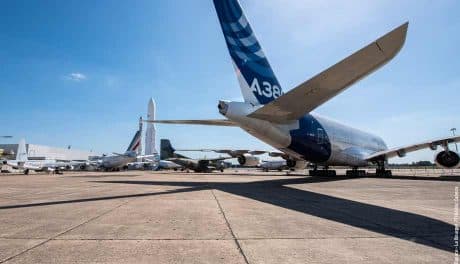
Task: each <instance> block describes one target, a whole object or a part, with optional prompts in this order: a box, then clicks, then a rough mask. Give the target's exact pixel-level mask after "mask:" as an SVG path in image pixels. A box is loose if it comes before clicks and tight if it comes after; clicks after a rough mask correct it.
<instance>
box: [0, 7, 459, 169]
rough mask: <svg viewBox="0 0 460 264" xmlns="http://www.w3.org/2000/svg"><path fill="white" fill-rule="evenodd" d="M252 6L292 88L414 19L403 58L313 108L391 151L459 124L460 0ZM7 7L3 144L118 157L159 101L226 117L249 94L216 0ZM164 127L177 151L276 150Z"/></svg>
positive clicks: (190, 114) (2, 40)
mask: <svg viewBox="0 0 460 264" xmlns="http://www.w3.org/2000/svg"><path fill="white" fill-rule="evenodd" d="M240 2H241V4H242V6H243V8H244V9H245V11H246V13H247V16H248V18H249V20H250V22H251V24H252V26H253V29H254V30H255V32H256V34H257V37H258V38H259V41H260V42H261V44H262V46H263V47H264V50H265V54H266V55H267V57H268V59H269V60H270V63H271V65H272V67H273V69H274V71H275V72H276V74H277V76H278V79H279V81H280V83H281V85H282V86H283V89H284V91H288V90H289V89H291V88H292V87H294V86H296V85H297V84H299V83H301V82H303V81H305V80H307V79H309V78H310V77H312V76H314V75H315V74H317V73H319V72H321V71H322V70H324V69H326V68H327V67H329V66H331V65H333V64H334V63H336V62H338V61H339V60H341V59H343V58H344V57H346V56H348V55H349V54H351V53H352V52H354V51H356V50H358V49H360V48H361V47H363V46H364V45H367V44H368V43H369V42H371V41H373V40H374V39H376V38H378V37H379V36H381V35H383V34H385V33H386V32H387V31H389V30H391V29H393V28H394V27H396V26H398V25H399V24H402V23H403V22H405V21H409V22H410V24H409V32H408V38H407V41H406V44H405V46H404V48H403V50H402V51H401V52H400V54H399V55H398V56H397V57H396V58H395V59H394V60H393V61H391V62H390V63H389V64H387V65H386V66H384V67H383V68H381V69H380V70H379V71H377V72H375V73H373V74H372V75H370V76H368V77H367V78H366V79H364V80H362V81H361V82H359V83H357V84H356V85H354V86H352V87H351V88H350V89H348V90H347V91H345V92H344V93H342V94H340V95H339V96H337V97H335V98H334V99H332V100H330V101H328V102H327V103H325V104H324V105H322V106H321V107H319V108H318V109H316V110H315V112H317V113H319V114H321V115H324V116H328V117H331V118H332V119H335V120H339V121H340V122H342V123H345V124H348V125H351V126H356V127H358V128H360V129H363V130H366V131H369V132H373V133H376V134H378V135H380V136H382V137H383V138H384V139H385V140H386V142H387V144H388V145H389V146H390V147H391V146H399V145H405V144H409V143H415V142H417V141H422V140H425V139H430V138H436V137H440V136H446V135H449V133H450V131H449V129H450V128H451V127H458V128H459V130H460V118H459V115H458V106H457V105H458V90H459V88H460V79H459V78H460V77H459V69H460V62H459V60H458V43H459V42H460V37H459V36H460V35H459V34H458V32H459V29H460V17H459V16H458V10H460V2H459V1H424V0H421V1H378V0H377V1H364V0H362V1H361V0H360V1H358V0H356V1H304V0H290V1H284V0H265V1H255V0H241V1H240ZM0 14H1V16H0V62H1V64H2V66H1V67H0V96H1V98H2V102H1V107H0V109H1V113H2V118H1V120H2V131H1V133H0V134H11V135H14V136H15V138H14V139H11V140H2V141H3V142H6V143H11V142H16V141H18V140H19V138H21V137H25V138H26V139H27V141H28V142H31V143H35V144H46V145H52V146H66V145H72V146H73V147H74V148H78V149H85V150H90V149H92V150H94V151H97V152H111V151H120V150H124V149H125V148H126V147H127V145H128V143H129V141H130V140H131V137H132V135H133V134H134V132H135V130H136V128H137V120H138V118H139V116H140V115H144V116H145V115H146V114H145V112H146V110H147V102H148V99H149V98H150V97H154V99H155V100H156V102H157V118H158V119H201V118H221V116H220V115H219V114H218V112H217V107H216V105H217V101H218V100H219V99H231V100H241V93H240V89H239V87H238V84H237V81H236V78H235V75H234V73H233V69H232V66H231V63H230V57H229V55H228V52H227V50H226V47H225V43H224V40H223V37H222V34H221V31H220V27H219V25H218V20H217V17H216V14H215V10H214V8H213V4H212V1H211V0H209V1H195V0H181V1H3V2H2V8H1V9H0ZM157 130H158V138H160V137H169V138H170V139H171V140H172V141H173V143H174V145H175V146H176V147H178V148H181V147H182V148H203V147H218V148H221V147H225V148H229V147H231V148H252V149H269V147H268V146H267V145H265V144H263V143H262V142H260V141H258V140H257V139H255V138H252V137H251V136H250V135H248V134H246V133H245V132H243V131H241V130H239V129H237V128H220V127H200V126H165V125H162V126H158V127H157ZM432 157H433V153H432V152H429V151H422V152H418V153H414V154H410V155H408V157H407V158H404V159H399V160H394V161H398V162H406V161H413V160H418V159H432Z"/></svg>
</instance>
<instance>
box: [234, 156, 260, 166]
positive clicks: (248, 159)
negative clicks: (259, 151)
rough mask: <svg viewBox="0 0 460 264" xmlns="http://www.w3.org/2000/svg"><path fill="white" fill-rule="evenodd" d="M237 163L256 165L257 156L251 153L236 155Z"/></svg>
mask: <svg viewBox="0 0 460 264" xmlns="http://www.w3.org/2000/svg"><path fill="white" fill-rule="evenodd" d="M237 160H238V163H239V164H240V165H242V166H257V165H259V158H258V157H256V156H253V155H251V154H243V155H241V156H238V158H237Z"/></svg>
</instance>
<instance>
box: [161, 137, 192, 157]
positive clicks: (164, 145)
mask: <svg viewBox="0 0 460 264" xmlns="http://www.w3.org/2000/svg"><path fill="white" fill-rule="evenodd" d="M175 151H176V150H175V149H174V148H173V146H172V145H171V141H169V139H164V138H162V139H161V140H160V159H161V160H167V159H170V158H187V157H186V156H183V155H180V154H177V153H175Z"/></svg>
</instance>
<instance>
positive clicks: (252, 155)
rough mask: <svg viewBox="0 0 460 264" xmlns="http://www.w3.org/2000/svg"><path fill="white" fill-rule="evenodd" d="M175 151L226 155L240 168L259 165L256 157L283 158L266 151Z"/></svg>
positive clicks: (280, 155) (277, 153)
mask: <svg viewBox="0 0 460 264" xmlns="http://www.w3.org/2000/svg"><path fill="white" fill-rule="evenodd" d="M176 151H201V152H209V151H212V152H215V153H220V154H227V155H229V156H230V157H232V158H236V159H237V161H238V163H239V164H240V165H241V166H245V167H253V166H258V165H259V164H260V159H259V157H256V155H262V154H268V155H269V156H271V157H283V156H285V154H284V153H282V152H276V151H266V150H247V149H177V150H176Z"/></svg>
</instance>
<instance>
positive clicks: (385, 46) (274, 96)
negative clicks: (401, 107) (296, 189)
mask: <svg viewBox="0 0 460 264" xmlns="http://www.w3.org/2000/svg"><path fill="white" fill-rule="evenodd" d="M214 5H215V8H216V11H217V15H218V17H219V21H220V25H221V27H222V31H223V34H224V38H225V42H226V44H227V48H228V50H229V52H230V57H231V59H232V62H233V66H234V68H235V71H236V75H237V77H238V81H239V85H240V87H241V92H242V94H243V97H244V102H230V101H220V102H219V104H218V109H219V112H220V113H221V114H222V115H224V116H225V117H226V118H227V119H221V120H156V121H154V122H157V123H173V124H201V125H216V126H238V127H240V128H242V129H244V130H245V131H246V132H248V133H249V134H251V135H253V136H255V137H256V138H258V139H260V140H262V141H263V142H265V143H267V144H269V145H271V146H273V147H275V148H277V149H279V150H280V151H282V152H284V153H285V154H286V156H287V157H288V158H287V161H288V163H289V164H290V165H291V166H292V167H304V166H305V163H306V162H311V163H314V164H318V165H323V166H326V168H327V166H329V165H345V166H350V167H352V168H353V169H354V170H353V171H350V172H351V173H360V172H361V171H357V168H358V167H365V166H368V165H369V164H371V163H375V164H377V165H378V168H377V171H376V172H377V174H378V175H381V176H390V175H391V171H388V170H385V161H386V160H387V159H388V158H391V157H396V156H399V157H403V156H404V155H405V154H406V153H408V152H411V151H416V150H420V149H423V148H430V149H432V150H436V149H437V148H438V146H442V147H443V148H444V149H443V150H442V151H441V152H439V153H437V154H436V156H435V162H436V163H437V164H438V165H440V166H442V167H445V168H454V167H458V166H459V164H460V156H459V154H458V153H456V152H453V151H452V150H450V149H449V143H452V142H457V141H460V136H453V137H446V138H440V139H436V140H428V141H425V142H421V143H419V144H413V145H408V146H404V147H400V148H394V149H388V148H387V145H386V144H385V142H384V141H383V139H382V138H380V137H379V136H376V135H372V134H370V133H366V132H363V131H360V130H358V129H355V128H352V127H349V126H346V125H343V124H340V123H337V122H335V121H331V120H329V119H326V118H324V117H321V116H318V115H315V114H312V113H311V111H313V110H314V109H315V108H317V107H318V106H320V105H322V104H323V103H325V102H326V101H328V100H329V99H331V98H333V97H334V96H336V95H338V94H339V93H340V92H342V91H344V90H345V89H346V88H348V87H350V86H351V85H352V84H354V83H355V82H357V81H358V80H360V79H361V78H363V77H365V76H366V75H368V74H370V73H371V72H373V71H375V70H377V69H378V68H380V67H381V66H383V65H384V64H385V63H387V62H388V61H390V60H391V59H393V58H394V57H395V56H396V54H397V53H398V52H399V50H400V49H401V48H402V46H403V44H404V41H405V39H406V33H407V28H408V23H405V24H403V25H401V26H399V27H397V28H396V29H394V30H392V31H391V32H389V33H387V34H386V35H384V36H383V37H381V38H379V39H377V40H376V41H374V42H372V43H371V44H369V45H368V46H366V47H364V48H362V49H361V50H359V51H357V52H355V53H354V54H352V55H351V56H349V57H347V58H345V59H344V60H342V61H340V62H339V63H337V64H335V65H333V66H332V67H330V68H329V69H327V70H325V71H323V72H322V73H320V74H318V75H316V76H314V77H313V78H311V79H310V80H308V81H306V82H304V83H302V84H300V85H299V86H297V87H295V88H293V89H292V90H290V91H289V92H287V93H286V94H284V93H283V91H282V89H281V85H280V84H279V83H278V80H277V78H276V76H275V74H274V73H273V70H272V68H271V67H270V65H269V63H268V60H267V58H266V57H265V54H264V52H263V51H262V48H261V46H260V44H259V42H258V41H257V39H256V37H255V35H254V32H253V30H252V29H251V26H250V25H249V23H248V20H247V19H246V17H245V15H244V13H243V10H242V9H241V7H240V5H239V3H238V1H237V0H214ZM324 172H325V173H326V174H329V171H327V170H325V171H323V173H324ZM333 174H335V172H334V173H333Z"/></svg>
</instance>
